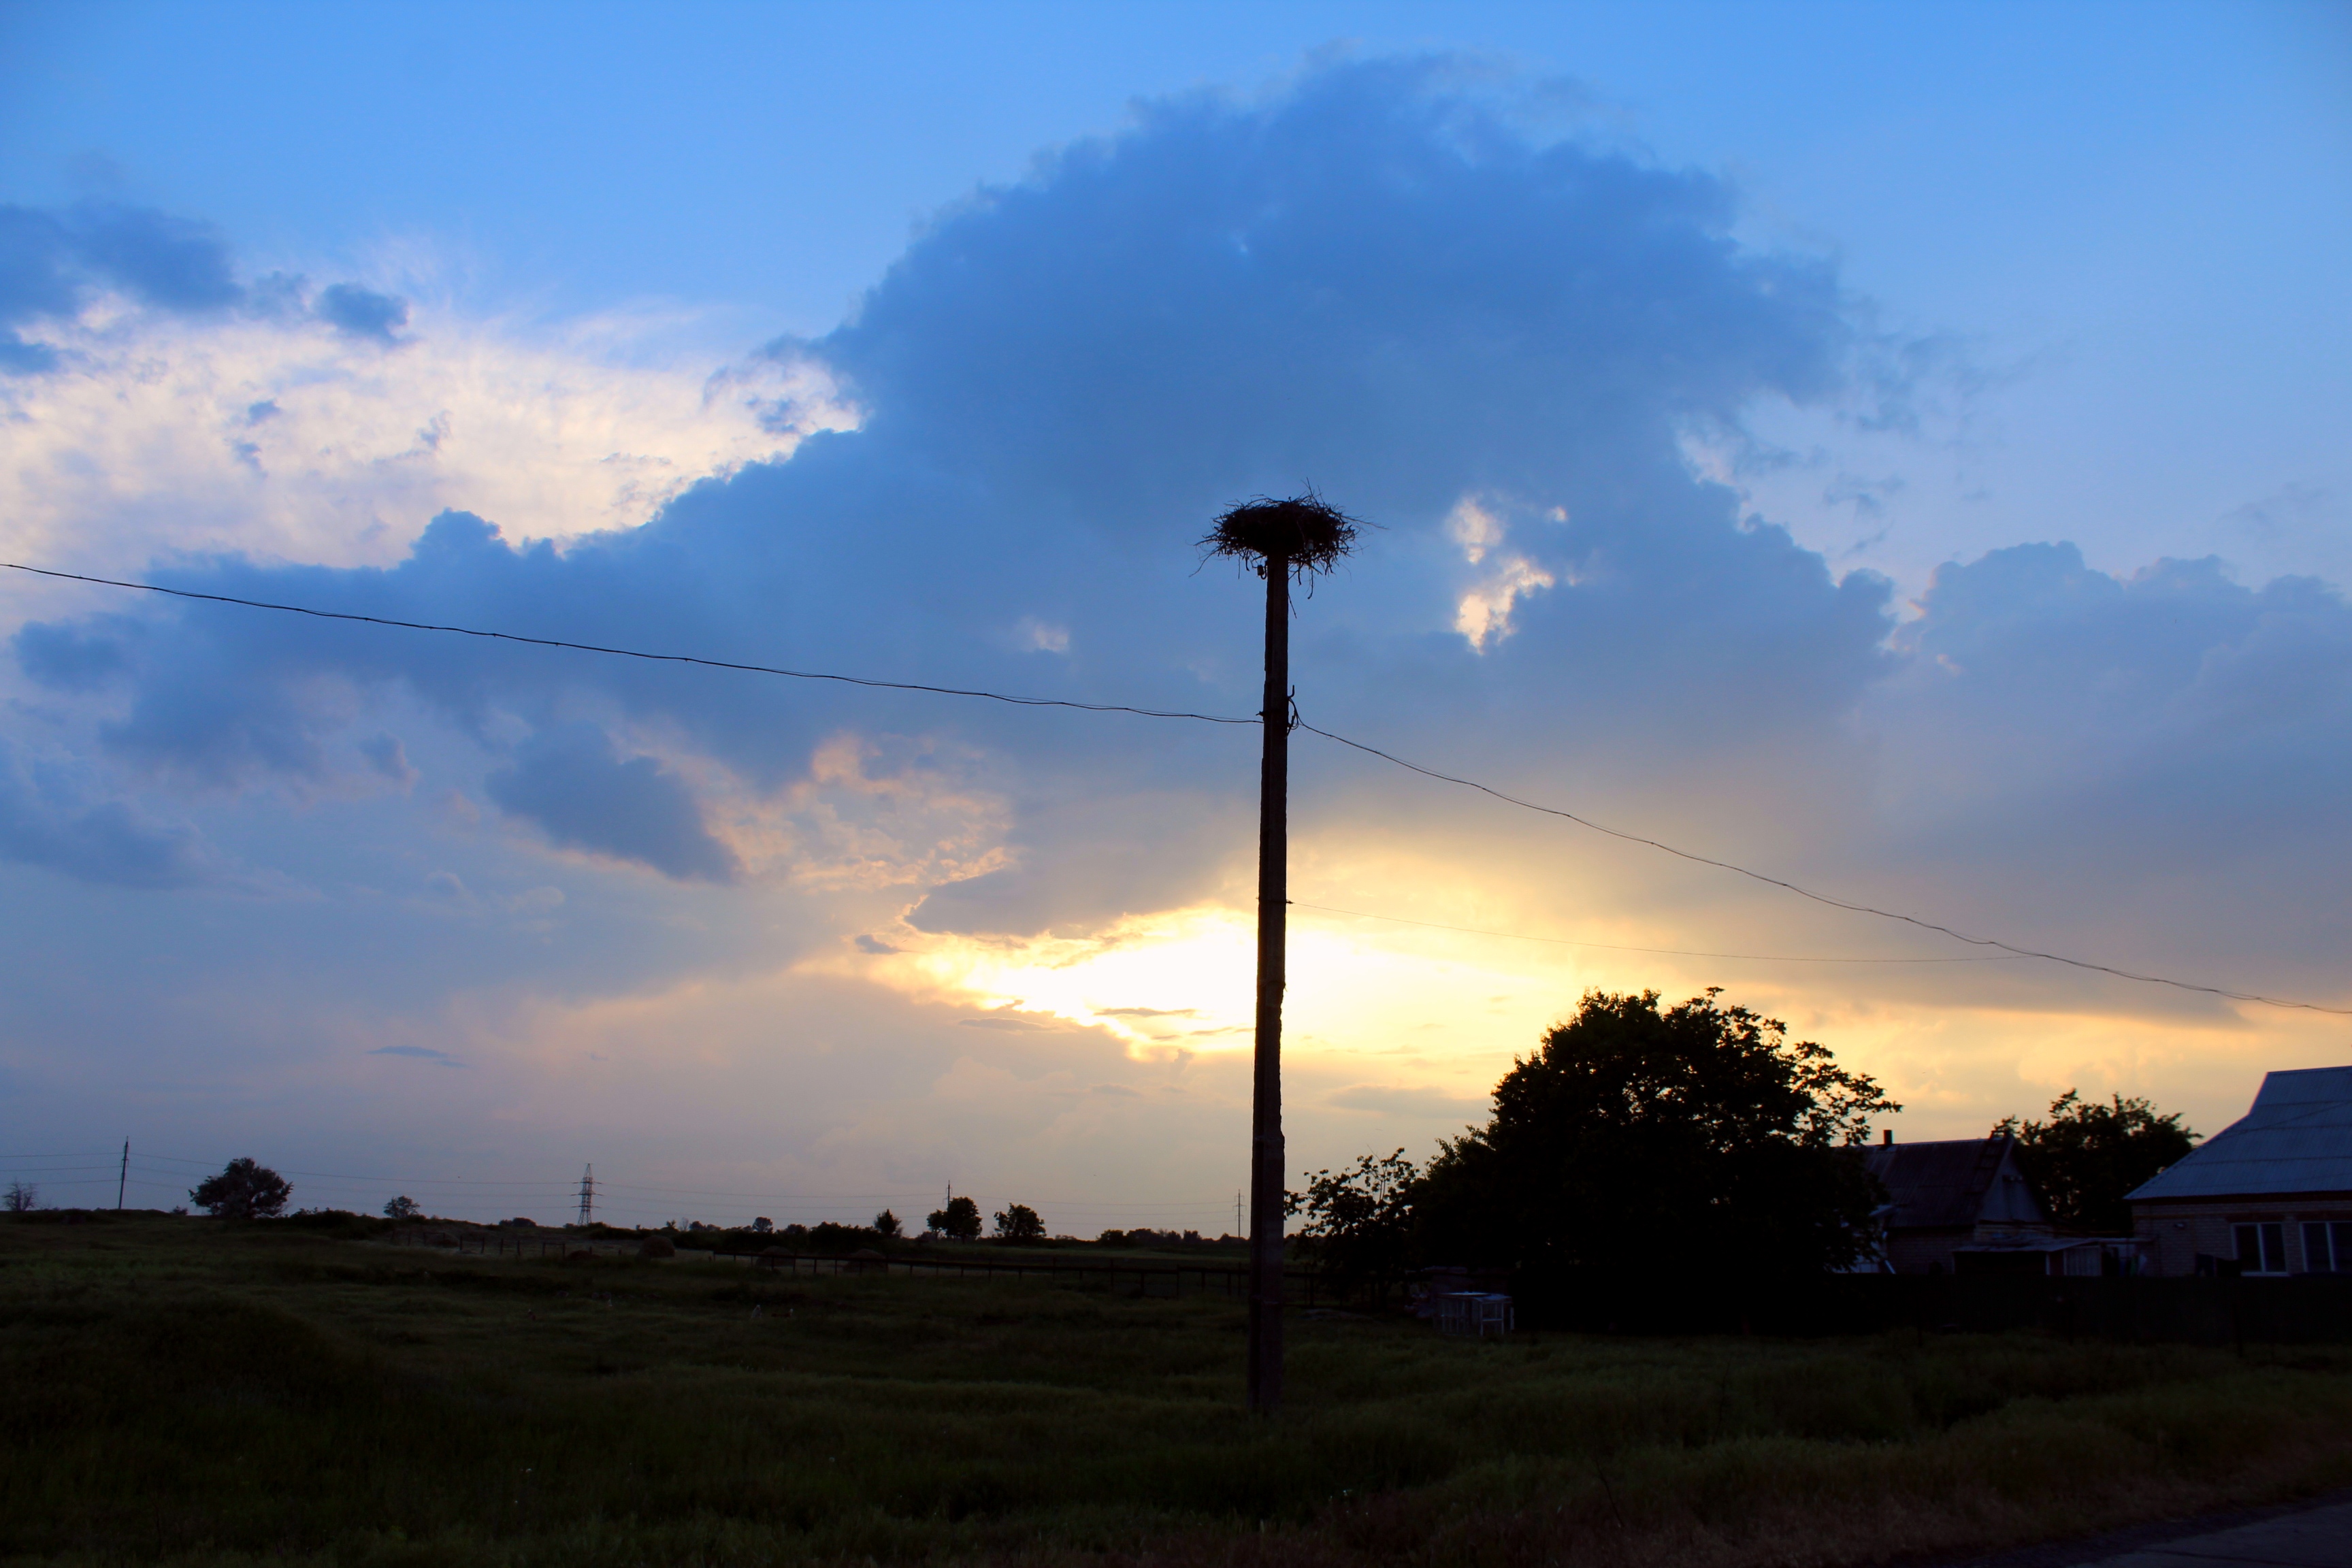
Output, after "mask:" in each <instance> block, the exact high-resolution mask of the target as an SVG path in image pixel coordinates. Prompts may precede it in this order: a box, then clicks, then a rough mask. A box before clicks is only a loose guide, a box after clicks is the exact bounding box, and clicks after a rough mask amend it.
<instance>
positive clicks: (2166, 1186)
mask: <svg viewBox="0 0 2352 1568" xmlns="http://www.w3.org/2000/svg"><path fill="white" fill-rule="evenodd" d="M2126 1202H2128V1203H2129V1204H2130V1205H2131V1209H2132V1226H2133V1228H2134V1229H2135V1230H2137V1232H2138V1234H2139V1237H2140V1239H2141V1242H2142V1244H2143V1246H2144V1247H2146V1249H2147V1253H2148V1255H2149V1260H2150V1264H2151V1268H2150V1270H2149V1271H2150V1272H2151V1273H2157V1274H2241V1273H2242V1274H2269V1275H2282V1274H2346V1273H2352V1067H2337V1068H2302V1069H2300V1070H2296V1071H2293V1072H2274V1073H2269V1074H2266V1075H2264V1077H2263V1087H2262V1089H2261V1090H2260V1091H2259V1092H2257V1093H2256V1094H2255V1096H2254V1104H2253V1109H2252V1110H2249V1111H2247V1112H2246V1114H2245V1115H2244V1116H2242V1117H2241V1118H2239V1119H2238V1120H2237V1121H2232V1122H2231V1123H2230V1125H2229V1126H2227V1127H2225V1128H2223V1129H2222V1130H2221V1131H2219V1132H2216V1133H2215V1134H2213V1136H2212V1137H2210V1138H2209V1139H2207V1140H2206V1141H2205V1142H2202V1143H2200V1144H2199V1145H2198V1146H2197V1147H2196V1148H2195V1149H2193V1150H2191V1151H2190V1152H2189V1153H2188V1154H2186V1155H2184V1156H2183V1157H2182V1158H2181V1159H2180V1160H2179V1162H2177V1163H2174V1164H2173V1165H2172V1166H2170V1167H2169V1168H2168V1169H2167V1170H2165V1171H2164V1172H2163V1173H2161V1174H2159V1175H2158V1176H2156V1177H2155V1178H2154V1179H2153V1180H2150V1181H2148V1182H2145V1183H2143V1184H2141V1185H2139V1186H2137V1187H2136V1188H2134V1189H2133V1190H2132V1191H2131V1192H2130V1193H2129V1194H2126Z"/></svg>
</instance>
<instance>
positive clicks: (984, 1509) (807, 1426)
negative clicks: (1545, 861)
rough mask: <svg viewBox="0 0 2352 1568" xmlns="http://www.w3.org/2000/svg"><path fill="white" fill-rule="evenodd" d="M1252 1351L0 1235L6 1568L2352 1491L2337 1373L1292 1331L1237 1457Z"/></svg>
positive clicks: (772, 1302)
mask: <svg viewBox="0 0 2352 1568" xmlns="http://www.w3.org/2000/svg"><path fill="white" fill-rule="evenodd" d="M754 1308H757V1309H758V1314H757V1316H754V1315H753V1309H754ZM1241 1332H1242V1319H1241V1313H1240V1310H1239V1309H1238V1308H1237V1307H1235V1306H1234V1305H1232V1304H1229V1303H1227V1302H1225V1301H1223V1300H1218V1299H1215V1298H1207V1299H1189V1300H1135V1299H1129V1298H1125V1297H1115V1296H1112V1295H1110V1294H1109V1293H1108V1292H1107V1291H1105V1290H1102V1289H1099V1288H1097V1289H1092V1290H1087V1289H1078V1288H1075V1287H1071V1286H1066V1285H1055V1284H1047V1283H1045V1282H1042V1281H1018V1280H1011V1279H998V1280H988V1281H982V1280H978V1279H972V1280H961V1281H959V1280H954V1279H947V1280H928V1279H913V1280H910V1279H903V1278H897V1279H879V1278H873V1277H863V1278H861V1277H847V1278H841V1279H816V1280H811V1279H799V1280H791V1279H775V1278H773V1277H772V1276H762V1275H758V1274H754V1273H753V1272H751V1271H750V1270H748V1269H745V1268H742V1267H740V1265H726V1264H701V1263H694V1262H688V1261H680V1262H672V1263H666V1264H653V1263H638V1262H630V1263H625V1264H616V1263H613V1262H609V1261H605V1262H599V1263H597V1264H595V1265H593V1266H585V1265H578V1264H574V1265H562V1264H557V1263H554V1262H552V1261H549V1262H546V1263H539V1262H530V1263H518V1262H515V1261H511V1260H509V1261H496V1260H488V1261H485V1260H476V1259H468V1260H465V1261H462V1262H461V1261H458V1260H455V1259H451V1258H447V1257H446V1256H438V1255H434V1254H429V1253H425V1252H422V1251H418V1250H410V1249H403V1248H395V1247H385V1246H381V1245H374V1244H368V1243H362V1242H355V1241H348V1240H334V1239H330V1238H325V1237H319V1236H316V1235H303V1234H299V1233H291V1232H289V1231H287V1230H284V1229H273V1228H272V1227H270V1226H256V1227H247V1228H245V1229H241V1230H240V1229H234V1228H227V1227H223V1226H216V1225H215V1224H213V1223H211V1222H207V1221H200V1220H186V1219H178V1220H174V1219H169V1218H165V1217H163V1216H157V1217H154V1218H148V1219H132V1220H126V1221H123V1222H120V1223H104V1224H99V1223H93V1224H89V1225H84V1226H57V1225H48V1226H33V1225H22V1224H13V1223H10V1224H0V1440H5V1445H6V1448H7V1453H6V1457H5V1469H0V1475H5V1477H6V1481H7V1485H6V1488H5V1508H0V1558H5V1560H6V1561H8V1562H12V1563H58V1564H64V1563H206V1564H215V1563H217V1564H226V1563H247V1562H259V1561H261V1560H263V1559H268V1560H269V1561H271V1562H273V1563H318V1564H327V1563H336V1564H342V1563H356V1564H384V1565H391V1564H399V1563H436V1564H438V1563H458V1564H469V1563H481V1564H492V1563H496V1564H517V1565H521V1564H538V1563H549V1564H555V1563H562V1564H566V1565H575V1564H576V1565H589V1568H594V1565H602V1564H613V1565H614V1568H619V1565H622V1564H638V1563H662V1564H667V1563H709V1564H738V1563H740V1564H753V1563H785V1562H792V1563H798V1562H804V1561H811V1560H819V1561H822V1560H826V1559H839V1560H843V1561H848V1562H862V1561H864V1560H866V1558H868V1557H871V1558H874V1559H875V1560H877V1561H884V1562H888V1561H909V1560H940V1561H945V1560H985V1561H995V1562H1004V1563H1065V1562H1076V1561H1081V1560H1087V1559H1095V1560H1108V1561H1118V1562H1136V1563H1143V1562H1152V1563H1332V1564H1343V1563H1344V1564H1358V1563H1373V1562H1390V1561H1411V1562H1417V1563H1446V1564H1450V1563H1465V1564H1466V1563H1481V1564H1485V1563H1495V1564H1517V1563H1544V1562H1553V1561H1591V1562H1596V1563H1668V1562H1672V1563H1694V1564H1714V1563H1721V1564H1725V1565H1735V1564H1738V1565H1745V1564H1780V1563H1790V1564H1794V1563H1870V1562H1878V1561H1885V1560H1889V1559H1892V1558H1896V1557H1900V1556H1904V1555H1916V1554H1921V1553H1934V1552H1949V1551H1958V1550H1968V1549H1976V1548H1990V1547H1995V1546H1999V1545H2003V1544H2008V1543H2011V1542H2021V1541H2026V1540H2032V1539H2037V1538H2042V1537H2046V1536H2050V1535H2053V1534H2059V1533H2063V1532H2067V1531H2079V1530H2084V1529H2091V1528H2097V1527H2100V1526H2104V1525H2108V1524H2114V1523H2119V1522H2124V1521H2133V1520H2137V1519H2141V1518H2146V1517H2149V1516H2151V1515H2157V1514H2162V1513H2167V1512H2173V1511H2181V1510H2193V1509H2196V1508H2200V1507H2205V1506H2218V1505H2222V1504H2227V1503H2237V1502H2246V1501H2256V1500H2270V1499H2273V1498H2277V1497H2283V1496H2288V1495H2294V1494H2296V1493H2298V1492H2309V1491H2313V1490H2316V1489H2324V1488H2326V1487H2330V1486H2335V1485H2341V1484H2345V1483H2346V1482H2347V1481H2352V1354H2347V1352H2336V1351H2321V1352H2297V1353H2295V1354H2294V1355H2293V1356H2291V1357H2290V1356H2283V1355H2272V1354H2264V1353H2261V1352H2255V1353H2251V1354H2249V1355H2246V1356H2239V1355H2234V1354H2231V1353H2229V1352H2214V1351H2204V1350H2196V1349H2190V1348H2185V1347H2135V1346H2122V1345H2112V1344H2099V1343H2081V1344H2068V1343H2065V1342H2059V1341H2054V1340H2047V1339H2042V1338H2039V1337H2032V1336H2022V1335H2019V1336H2007V1337H1998V1338H1995V1337H1965V1336H1948V1337H1937V1336H1924V1337H1923V1336H1918V1335H1912V1334H1904V1335H1895V1336H1885V1337H1880V1338H1875V1339H1869V1340H1854V1341H1843V1342H1804V1343H1794V1342H1772V1341H1759V1340H1744V1339H1714V1340H1685V1341H1664V1340H1600V1339H1589V1338H1570V1337H1550V1336H1547V1337H1545V1338H1543V1339H1541V1340H1540V1341H1537V1342H1514V1343H1511V1344H1507V1345H1496V1344H1484V1345H1476V1344H1461V1343H1453V1342H1443V1341H1439V1340H1436V1339H1434V1338H1433V1337H1431V1336H1430V1335H1429V1334H1428V1333H1427V1331H1425V1330H1423V1329H1420V1328H1417V1327H1414V1326H1412V1325H1409V1324H1390V1323H1381V1322H1370V1321H1301V1322H1299V1323H1297V1325H1296V1326H1295V1327H1294V1329H1293V1330H1292V1337H1293V1350H1292V1355H1291V1369H1290V1401H1291V1403H1290V1408H1289V1409H1288V1411H1287V1412H1286V1414H1285V1415H1284V1416H1283V1417H1282V1418H1281V1419H1280V1420H1279V1421H1278V1422H1276V1423H1273V1424H1265V1423H1257V1422H1253V1421H1251V1420H1250V1419H1248V1418H1247V1417H1246V1416H1244V1415H1243V1414H1242V1413H1241V1411H1240V1405H1241V1392H1242V1390H1241V1377H1240V1366H1239V1363H1240V1359H1241V1358H1240V1350H1241Z"/></svg>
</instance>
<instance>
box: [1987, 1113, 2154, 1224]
mask: <svg viewBox="0 0 2352 1568" xmlns="http://www.w3.org/2000/svg"><path fill="white" fill-rule="evenodd" d="M1992 1131H1993V1136H1994V1137H1996V1138H1998V1137H2000V1135H2001V1134H2003V1133H2007V1134H2008V1135H2009V1136H2011V1137H2012V1138H2014V1139H2016V1140H2017V1163H2018V1165H2019V1166H2020V1167H2021V1169H2022V1170H2023V1171H2024V1172H2025V1179H2026V1180H2027V1181H2029V1182H2031V1183H2032V1184H2033V1187H2034V1190H2035V1191H2036V1192H2038V1193H2039V1194H2041V1195H2042V1207H2043V1208H2045V1209H2047V1210H2048V1211H2049V1214H2050V1217H2051V1218H2052V1219H2053V1220H2055V1221H2057V1222H2058V1223H2059V1224H2060V1225H2063V1226H2071V1227H2074V1228H2076V1229H2081V1230H2092V1231H2099V1232H2103V1233H2105V1234H2106V1235H2109V1236H2128V1235H2130V1234H2131V1227H2132V1218H2131V1205H2129V1204H2126V1202H2124V1194H2126V1193H2128V1192H2130V1191H2131V1190H2132V1189H2133V1188H2134V1187H2137V1186H2138V1185H2139V1184H2141V1183H2142V1182H2145V1181H2147V1179H2148V1178H2149V1177H2151V1176H2153V1175H2155V1174H2156V1173H2158V1172H2159V1171H2161V1170H2163V1169H2164V1168H2165V1167H2166V1166H2168V1165H2170V1164H2171V1163H2174V1162H2175V1161H2177V1160H2179V1158H2180V1157H2181V1156H2182V1155H2183V1154H2186V1153H2188V1152H2189V1150H2190V1149H2192V1148H2194V1147H2195V1146H2196V1142H2197V1134H2196V1133H2194V1132H2191V1131H2189V1129H2188V1128H2186V1127H2183V1126H2182V1125H2181V1124H2180V1113H2179V1111H2173V1112H2170V1113H2168V1114H2165V1115H2158V1113H2157V1109H2156V1107H2155V1106H2154V1105H2153V1104H2151V1103H2149V1102H2148V1101H2147V1100H2126V1099H2125V1098H2124V1097H2123V1096H2122V1095H2120V1094H2117V1095H2112V1096H2110V1097H2109V1103H2107V1104H2105V1105H2101V1104H2100V1103H2099V1102H2098V1101H2096V1100H2084V1098H2083V1097H2082V1096H2081V1095H2080V1094H2078V1093H2076V1092H2075V1091H2074V1089H2068V1090H2067V1091H2066V1092H2065V1093H2063V1094H2062V1095H2060V1096H2059V1097H2058V1098H2057V1099H2055V1100H2052V1101H2051V1102H2050V1120H2049V1121H2028V1122H2025V1123H2023V1124H2020V1123H2019V1121H2018V1120H2017V1118H2016V1117H2014V1116H2012V1117H2010V1118H2008V1119H2007V1120H2005V1121H2002V1122H2001V1124H2000V1126H1998V1127H1996V1128H1994V1129H1993V1130H1992Z"/></svg>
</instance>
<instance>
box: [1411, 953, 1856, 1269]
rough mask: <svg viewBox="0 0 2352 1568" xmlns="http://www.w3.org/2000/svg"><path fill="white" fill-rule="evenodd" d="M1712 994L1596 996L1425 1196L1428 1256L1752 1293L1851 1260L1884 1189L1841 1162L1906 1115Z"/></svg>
mask: <svg viewBox="0 0 2352 1568" xmlns="http://www.w3.org/2000/svg"><path fill="white" fill-rule="evenodd" d="M1718 994H1719V993H1717V991H1715V990H1713V989H1710V990H1709V991H1708V992H1707V993H1706V995H1704V996H1694V997H1692V998H1691V999H1690V1000H1689V1001H1687V1002H1685V1003H1683V1004H1681V1005H1678V1006H1675V1007H1673V1008H1670V1009H1666V1010H1664V1011H1661V1010H1660V1008H1659V1006H1658V994H1657V993H1656V992H1654V991H1645V992H1643V993H1641V994H1638V995H1635V994H1624V995H1617V994H1611V993H1608V992H1602V991H1592V992H1588V993H1586V994H1585V997H1584V1000H1583V1002H1582V1004H1581V1005H1579V1007H1578V1008H1577V1011H1576V1015H1575V1016H1573V1017H1571V1018H1570V1019H1569V1020H1568V1021H1567V1022H1565V1023H1562V1024H1558V1025H1555V1026H1553V1027H1552V1028H1551V1029H1550V1030H1549V1032H1548V1033H1547V1034H1546V1035H1545V1036H1544V1037H1543V1041H1542V1044H1541V1045H1540V1046H1539V1047H1538V1048H1537V1051H1536V1053H1535V1055H1533V1056H1531V1057H1528V1058H1526V1059H1524V1060H1517V1061H1515V1062H1514V1063H1513V1065H1512V1068H1511V1070H1510V1071H1509V1072H1508V1073H1507V1074H1506V1075H1505V1076H1504V1078H1503V1080H1502V1082H1501V1083H1499V1084H1497V1085H1496V1087H1495V1111H1494V1116H1493V1119H1492V1120H1491V1121H1488V1123H1487V1124H1486V1126H1485V1127H1482V1128H1474V1129H1472V1130H1470V1131H1467V1132H1465V1134H1464V1135H1463V1136H1462V1137H1459V1138H1456V1139H1454V1140H1452V1141H1450V1142H1446V1143H1444V1145H1443V1146H1442V1148H1441V1150H1440V1152H1439V1153H1438V1155H1437V1157H1436V1159H1435V1160H1433V1161H1432V1162H1431V1163H1430V1166H1429V1169H1428V1171H1427V1173H1425V1174H1424V1175H1423V1180H1422V1183H1421V1185H1420V1187H1419V1189H1418V1190H1417V1191H1416V1192H1415V1194H1414V1209H1415V1215H1414V1220H1415V1234H1416V1241H1417V1243H1418V1245H1419V1247H1421V1249H1422V1250H1423V1253H1424V1256H1425V1258H1426V1260H1427V1261H1430V1262H1442V1263H1455V1262H1459V1263H1470V1264H1486V1265H1507V1266H1511V1267H1516V1268H1531V1269H1535V1270H1538V1271H1539V1272H1549V1271H1551V1270H1556V1269H1561V1268H1578V1267H1601V1268H1615V1269H1642V1270H1646V1271H1650V1272H1654V1273H1671V1272H1695V1273H1715V1274H1726V1275H1733V1274H1736V1275H1738V1276H1740V1277H1743V1278H1751V1279H1752V1278H1754V1277H1756V1276H1759V1275H1769V1274H1775V1273H1789V1272H1803V1271H1811V1270H1818V1269H1823V1268H1837V1267H1842V1266H1843V1265H1846V1264H1849V1263H1851V1262H1853V1260H1854V1258H1856V1257H1858V1256H1859V1255H1860V1253H1861V1251H1862V1249H1863V1247H1864V1245H1865V1242H1866V1238H1867V1236H1868V1232H1869V1226H1870V1214H1871V1210H1872V1208H1873V1207H1874V1205H1875V1204H1876V1202H1877V1201H1878V1192H1877V1186H1876V1184H1875V1183H1874V1181H1873V1180H1872V1178H1871V1177H1870V1175H1869V1173H1867V1172H1866V1171H1865V1170H1864V1168H1863V1164H1862V1162H1861V1161H1860V1160H1858V1159H1855V1158H1854V1157H1853V1156H1852V1155H1851V1154H1848V1153H1844V1152H1841V1147H1840V1146H1841V1145H1846V1144H1855V1143H1860V1142H1864V1141H1865V1140H1867V1138H1868V1137H1869V1134H1870V1117H1871V1115H1872V1114H1873V1113H1874V1112H1876V1111H1882V1110H1899V1109H1901V1108H1900V1107H1899V1106H1896V1105H1895V1104H1893V1103H1892V1102H1891V1101H1889V1100H1887V1098H1886V1096H1885V1094H1884V1093H1882V1092H1881V1091H1880V1089H1879V1088H1878V1085H1877V1084H1875V1083H1874V1082H1873V1081H1872V1080H1871V1079H1869V1078H1868V1077H1866V1076H1864V1075H1863V1074H1859V1073H1849V1072H1847V1071H1845V1070H1844V1069H1843V1068H1839V1067H1838V1066H1837V1065H1836V1064H1835V1063H1834V1062H1833V1061H1832V1058H1831V1056H1830V1053H1829V1051H1828V1050H1826V1049H1825V1048H1823V1047H1821V1046H1818V1045H1815V1044H1813V1043H1812V1042H1811V1041H1799V1042H1797V1043H1796V1044H1793V1045H1791V1044H1790V1043H1789V1042H1788V1040H1787V1038H1786V1034H1785V1029H1784V1026H1782V1025H1781V1024H1780V1021H1779V1020H1778V1019H1773V1018H1766V1017H1761V1016H1758V1015H1757V1014H1755V1013H1752V1012H1750V1011H1748V1009H1747V1008H1745V1007H1739V1006H1725V1005H1721V1004H1720V1003H1718V1002H1717V1000H1716V998H1717V995H1718Z"/></svg>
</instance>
